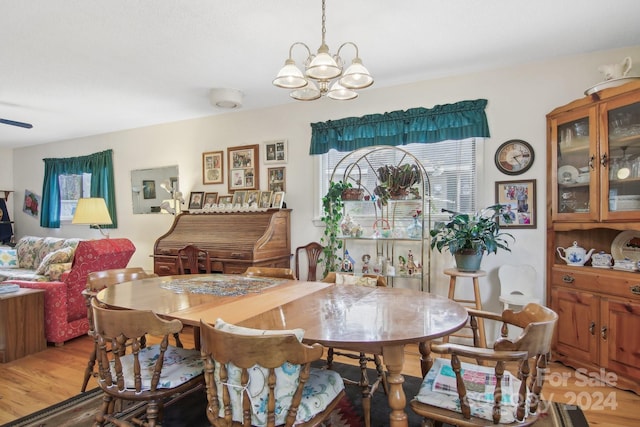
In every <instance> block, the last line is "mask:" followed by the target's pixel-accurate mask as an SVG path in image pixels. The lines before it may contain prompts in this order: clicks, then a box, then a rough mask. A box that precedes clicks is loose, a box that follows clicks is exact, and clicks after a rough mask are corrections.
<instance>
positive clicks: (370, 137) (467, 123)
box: [309, 99, 490, 154]
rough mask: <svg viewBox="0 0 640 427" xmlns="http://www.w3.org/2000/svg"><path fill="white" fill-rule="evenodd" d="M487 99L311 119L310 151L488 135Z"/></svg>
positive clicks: (312, 152)
mask: <svg viewBox="0 0 640 427" xmlns="http://www.w3.org/2000/svg"><path fill="white" fill-rule="evenodd" d="M486 106H487V100H486V99H477V100H474V101H461V102H457V103H455V104H445V105H436V106H435V107H433V108H431V109H427V108H422V107H418V108H411V109H409V110H406V111H392V112H389V113H383V114H370V115H366V116H362V117H347V118H344V119H340V120H329V121H327V122H318V123H311V149H310V152H309V154H324V153H326V152H328V151H329V150H330V149H332V148H333V149H336V150H338V151H345V152H348V151H353V150H357V149H358V148H362V147H370V146H373V145H393V146H398V145H406V144H411V143H423V144H428V143H432V142H440V141H446V140H460V139H466V138H472V137H488V136H490V135H489V124H488V123H487V116H486V114H485V112H484V110H485V107H486Z"/></svg>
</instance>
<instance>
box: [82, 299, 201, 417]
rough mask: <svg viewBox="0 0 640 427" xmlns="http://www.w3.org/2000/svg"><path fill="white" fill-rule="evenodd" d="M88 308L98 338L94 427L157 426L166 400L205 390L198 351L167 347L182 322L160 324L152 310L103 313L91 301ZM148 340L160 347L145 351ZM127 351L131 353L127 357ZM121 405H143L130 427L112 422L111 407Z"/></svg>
mask: <svg viewBox="0 0 640 427" xmlns="http://www.w3.org/2000/svg"><path fill="white" fill-rule="evenodd" d="M91 308H92V310H93V320H94V324H95V333H96V336H97V338H98V385H99V386H100V388H101V389H102V391H103V397H102V403H101V404H100V408H99V409H98V411H97V413H96V417H95V423H94V426H104V425H106V424H108V423H113V424H114V425H117V426H120V427H123V426H125V427H133V426H134V425H144V426H148V427H155V426H160V425H162V413H163V406H164V402H165V401H166V400H167V399H168V398H174V397H177V396H179V395H181V394H183V393H186V392H196V391H197V390H202V389H203V387H204V376H203V365H204V364H203V362H202V359H201V357H200V351H198V350H187V349H184V348H180V347H175V346H172V345H169V336H170V335H173V334H175V333H178V332H180V330H182V322H180V321H179V320H177V319H173V320H164V319H161V318H160V317H158V316H157V315H156V314H155V313H153V312H152V311H150V310H120V309H110V308H106V307H101V306H100V304H99V303H98V301H97V300H96V299H95V298H94V299H93V300H92V302H91ZM146 334H149V335H154V336H158V337H159V339H160V341H159V344H154V345H151V346H147V347H144V348H143V347H142V339H143V337H145V336H146ZM125 346H126V347H128V348H130V349H131V351H130V352H129V353H127V354H125ZM121 399H123V400H131V401H134V402H144V403H145V404H146V405H145V406H146V410H145V412H144V414H142V415H140V416H138V417H134V418H133V419H132V420H131V422H129V421H123V420H121V419H116V416H115V415H116V413H115V412H114V406H115V405H114V403H115V401H116V400H121Z"/></svg>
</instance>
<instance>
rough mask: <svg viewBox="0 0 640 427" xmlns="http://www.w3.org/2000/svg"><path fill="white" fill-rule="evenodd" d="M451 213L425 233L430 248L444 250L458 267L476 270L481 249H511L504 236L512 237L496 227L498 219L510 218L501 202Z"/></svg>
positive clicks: (495, 251)
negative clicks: (478, 209)
mask: <svg viewBox="0 0 640 427" xmlns="http://www.w3.org/2000/svg"><path fill="white" fill-rule="evenodd" d="M452 214H453V215H452V216H451V218H450V220H449V221H447V222H439V223H436V224H435V226H434V228H433V229H432V230H431V231H430V232H429V234H430V235H431V238H432V240H431V248H432V249H434V248H435V249H437V250H438V251H439V252H442V250H443V249H444V250H448V251H449V252H450V253H451V254H452V255H453V256H454V258H455V259H456V265H457V267H458V270H460V271H477V270H479V269H480V263H481V262H482V257H483V255H484V254H485V253H488V254H489V253H497V252H498V249H504V250H506V251H509V252H511V249H509V241H508V240H507V238H510V239H511V240H515V239H514V238H513V236H512V235H511V234H509V233H505V232H502V231H501V230H500V221H499V220H500V219H501V220H503V221H504V222H505V223H511V222H512V219H511V217H510V216H509V215H508V214H507V212H506V211H505V209H504V206H502V205H500V204H496V205H493V206H488V207H486V208H484V209H482V210H481V211H479V212H475V213H473V214H466V213H458V212H452Z"/></svg>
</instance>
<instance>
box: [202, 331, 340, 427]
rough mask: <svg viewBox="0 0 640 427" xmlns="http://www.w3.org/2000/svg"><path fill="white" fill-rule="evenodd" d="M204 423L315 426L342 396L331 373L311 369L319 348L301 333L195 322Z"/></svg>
mask: <svg viewBox="0 0 640 427" xmlns="http://www.w3.org/2000/svg"><path fill="white" fill-rule="evenodd" d="M200 334H201V337H200V340H201V352H202V356H203V358H204V361H205V368H204V369H205V382H206V387H207V402H208V403H207V408H206V412H207V417H208V419H209V421H210V422H211V424H212V425H216V426H222V425H224V426H247V425H251V426H258V427H261V426H275V425H277V426H287V427H289V426H293V425H296V426H317V425H320V423H321V422H323V421H324V420H326V419H328V418H329V416H330V415H331V412H332V411H333V409H334V408H335V407H336V405H337V404H338V402H339V401H340V399H342V397H343V396H344V384H343V382H342V379H341V378H340V375H338V374H337V373H336V372H333V371H330V370H323V369H315V368H311V362H313V361H315V360H318V359H320V358H321V357H322V352H323V347H322V346H321V345H320V344H313V345H306V344H303V343H302V342H301V341H302V337H303V334H304V331H302V330H301V329H296V330H291V331H284V330H275V331H274V330H271V331H269V330H259V329H249V328H243V327H240V326H236V325H232V324H229V323H226V322H224V321H222V320H218V321H217V322H216V325H215V326H212V325H209V324H208V323H205V322H202V321H201V322H200Z"/></svg>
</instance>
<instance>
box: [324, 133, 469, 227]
mask: <svg viewBox="0 0 640 427" xmlns="http://www.w3.org/2000/svg"><path fill="white" fill-rule="evenodd" d="M479 140H480V139H479V138H470V139H464V140H459V141H443V142H437V143H431V144H408V145H404V146H402V147H400V148H402V149H404V150H406V151H408V152H410V153H411V154H413V155H414V156H415V157H416V158H417V159H419V160H420V162H422V164H423V166H424V168H425V170H426V171H427V174H428V176H429V183H430V193H431V197H432V201H431V219H432V220H439V219H442V218H443V217H448V216H449V214H448V213H442V209H447V210H451V211H457V212H474V211H475V210H476V188H477V178H476V177H477V175H476V163H477V156H476V149H477V144H478V142H479ZM387 153H388V155H389V156H392V155H393V153H394V151H393V150H388V151H387ZM347 154H349V153H344V152H339V151H336V150H330V151H329V152H328V153H326V154H323V155H322V169H321V170H322V173H321V179H320V185H319V190H320V192H319V194H320V198H322V196H323V195H324V194H326V193H327V190H328V187H329V181H330V179H331V176H332V174H334V180H336V179H342V176H343V175H344V170H335V168H336V165H338V163H339V162H340V160H342V158H344V157H345V156H346V155H347ZM397 160H398V159H396V158H389V159H388V163H389V164H396V163H397ZM340 166H341V167H343V168H344V167H346V166H347V164H346V162H343V163H342V164H341V165H340ZM334 170H335V173H334ZM361 172H362V184H363V186H365V187H366V188H369V189H371V190H372V189H373V188H375V186H376V176H375V173H374V171H371V170H367V169H366V168H364V169H363V170H362V171H361ZM352 175H353V173H352ZM319 207H320V209H322V203H320V204H319ZM318 214H321V212H318Z"/></svg>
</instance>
